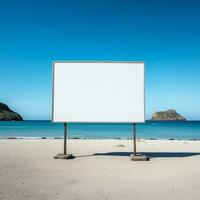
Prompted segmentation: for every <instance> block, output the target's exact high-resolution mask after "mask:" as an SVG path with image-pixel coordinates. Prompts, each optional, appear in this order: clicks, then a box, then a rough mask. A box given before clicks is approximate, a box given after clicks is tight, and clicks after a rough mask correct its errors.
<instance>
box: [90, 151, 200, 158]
mask: <svg viewBox="0 0 200 200" xmlns="http://www.w3.org/2000/svg"><path fill="white" fill-rule="evenodd" d="M132 153H133V152H107V153H95V154H93V156H130V154H132ZM138 154H144V155H146V156H147V157H149V158H158V157H159V158H181V157H190V156H197V155H200V153H197V152H138Z"/></svg>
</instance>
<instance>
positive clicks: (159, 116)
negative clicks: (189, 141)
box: [151, 109, 186, 121]
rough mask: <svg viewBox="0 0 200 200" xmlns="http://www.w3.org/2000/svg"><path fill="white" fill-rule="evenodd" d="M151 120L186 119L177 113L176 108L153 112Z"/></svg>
mask: <svg viewBox="0 0 200 200" xmlns="http://www.w3.org/2000/svg"><path fill="white" fill-rule="evenodd" d="M151 120H153V121H186V119H185V118H184V117H183V116H181V115H180V114H178V113H177V112H176V110H172V109H170V110H167V111H161V112H155V113H153V115H152V119H151Z"/></svg>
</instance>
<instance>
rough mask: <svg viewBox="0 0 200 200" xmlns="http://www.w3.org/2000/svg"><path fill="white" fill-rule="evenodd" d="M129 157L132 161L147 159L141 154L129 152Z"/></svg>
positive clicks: (147, 159)
mask: <svg viewBox="0 0 200 200" xmlns="http://www.w3.org/2000/svg"><path fill="white" fill-rule="evenodd" d="M130 159H131V160H132V161H149V158H148V157H146V156H145V155H142V154H136V155H135V154H131V155H130Z"/></svg>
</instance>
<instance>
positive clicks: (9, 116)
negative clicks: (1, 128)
mask: <svg viewBox="0 0 200 200" xmlns="http://www.w3.org/2000/svg"><path fill="white" fill-rule="evenodd" d="M22 120H23V118H22V117H21V116H20V115H19V114H18V113H16V112H14V111H12V110H11V109H10V108H9V107H8V106H7V105H6V104H4V103H1V102H0V121H22Z"/></svg>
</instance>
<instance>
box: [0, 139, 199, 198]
mask: <svg viewBox="0 0 200 200" xmlns="http://www.w3.org/2000/svg"><path fill="white" fill-rule="evenodd" d="M132 146H133V145H132V141H131V140H69V142H68V150H69V152H71V153H73V154H74V155H75V156H77V157H76V158H75V159H73V160H56V159H53V156H54V155H56V154H57V153H61V152H62V147H63V141H62V140H59V139H57V140H55V139H43V140H42V139H18V140H11V139H10V140H8V139H7V140H4V139H1V140H0V199H1V200H2V199H6V200H23V199H26V200H29V199H41V200H47V199H48V200H51V199H52V200H57V199H58V200H62V199H65V200H73V199H77V200H79V199H81V200H83V199H86V200H90V199H91V200H103V199H107V200H109V199H113V200H118V199H120V200H122V199H136V200H140V199H142V200H156V199H161V200H165V199H167V200H169V199H170V200H173V199H176V200H177V199H180V200H190V199H192V200H195V199H198V200H199V199H200V141H170V140H140V141H138V151H140V152H147V153H146V154H147V155H149V156H152V158H151V160H150V161H139V162H134V161H130V159H129V156H128V155H129V152H131V151H132ZM96 153H98V155H94V154H96Z"/></svg>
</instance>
